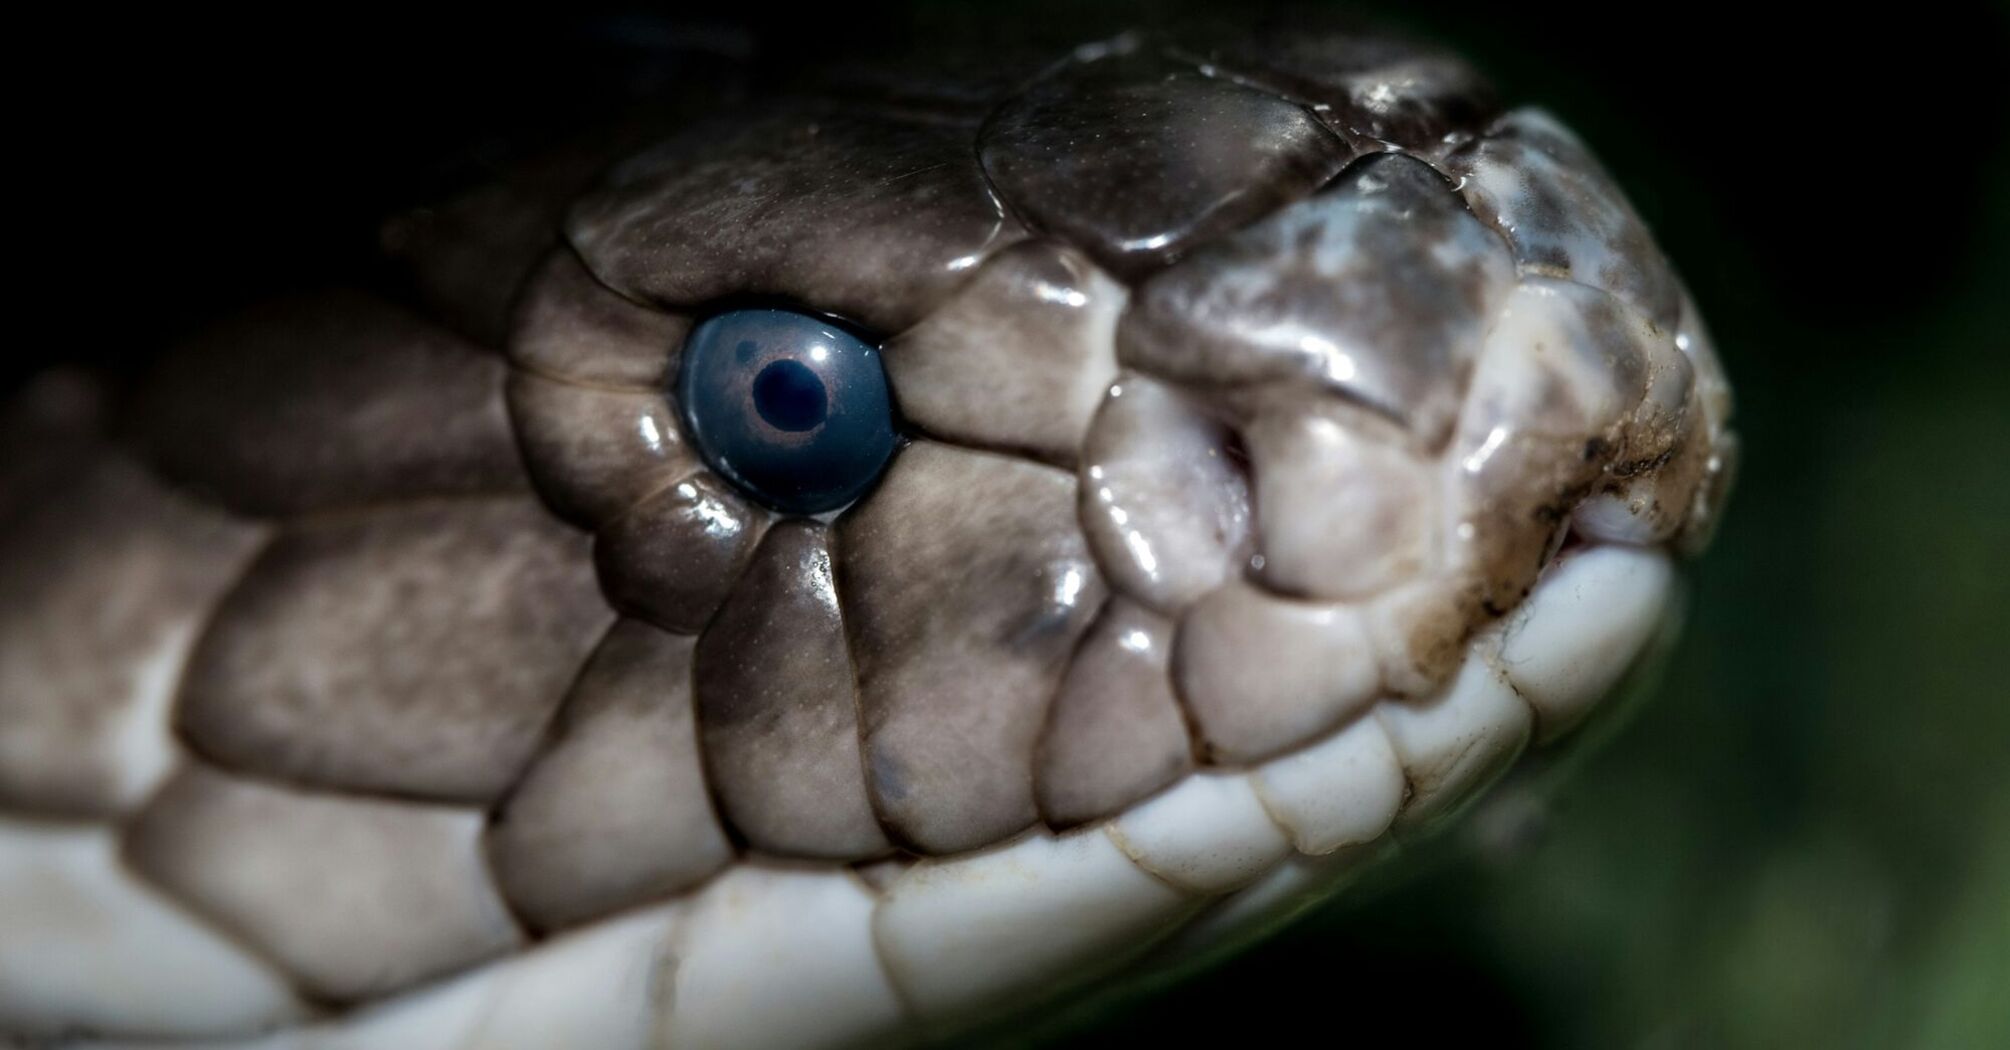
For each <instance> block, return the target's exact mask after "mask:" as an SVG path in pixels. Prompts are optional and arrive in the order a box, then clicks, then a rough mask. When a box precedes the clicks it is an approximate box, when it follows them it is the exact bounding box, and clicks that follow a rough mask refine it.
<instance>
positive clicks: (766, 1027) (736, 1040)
mask: <svg viewBox="0 0 2010 1050" xmlns="http://www.w3.org/2000/svg"><path fill="white" fill-rule="evenodd" d="M876 903H877V901H876V898H875V897H874V896H873V895H872V892H871V891H870V890H868V889H867V888H866V887H865V885H863V884H862V883H861V882H860V881H859V880H857V879H855V878H852V877H851V876H849V875H847V874H845V873H844V871H843V870H842V869H839V868H835V867H832V868H827V869H823V870H814V871H810V870H789V869H783V868H767V867H761V866H755V865H742V866H739V867H736V868H734V869H732V870H730V871H728V872H727V873H726V874H725V875H723V876H721V877H719V878H718V879H717V880H715V881H714V882H713V883H712V884H711V885H710V886H708V887H706V888H705V890H704V891H703V892H702V893H701V894H700V895H699V896H698V897H697V898H696V899H695V900H693V901H692V902H691V903H690V905H689V906H690V909H691V911H690V914H689V916H688V917H687V918H686V919H685V921H684V923H683V925H682V927H681V928H680V930H679V932H678V933H677V935H676V937H675V939H674V941H673V944H672V951H673V952H674V954H675V955H676V964H675V965H676V972H675V975H674V978H673V980H674V985H673V986H672V988H671V989H670V990H669V993H668V999H667V1004H668V1009H667V1011H666V1012H665V1013H664V1014H663V1015H662V1016H661V1017H660V1019H659V1021H658V1025H657V1030H656V1045H657V1046H664V1047H677V1048H678V1050H730V1048H739V1047H746V1048H759V1047H792V1048H812V1047H839V1046H853V1045H861V1044H866V1045H870V1044H872V1043H874V1042H876V1041H881V1040H884V1039H885V1038H886V1037H887V1036H888V1035H889V1033H890V1032H892V1031H893V1029H894V1028H895V1027H896V1026H897V1025H899V1024H900V1022H901V1021H902V1020H903V1018H904V1014H903V1011H902V1007H901V1002H900V999H899V998H898V997H897V996H896V994H895V992H894V989H893V985H892V984H891V983H890V982H889V980H888V976H887V974H886V971H885V970H884V969H883V968H882V967H881V965H880V960H879V956H878V952H877V949H876V948H875V945H874V943H873V928H872V927H873V908H874V905H875V904H876ZM572 1045H579V1046H589V1045H595V1046H597V1045H598V1044H590V1043H573V1044H572Z"/></svg>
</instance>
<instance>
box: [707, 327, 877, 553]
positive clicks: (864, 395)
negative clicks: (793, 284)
mask: <svg viewBox="0 0 2010 1050" xmlns="http://www.w3.org/2000/svg"><path fill="white" fill-rule="evenodd" d="M677 396H678V401H679V403H680V404H681V405H682V407H683V413H684V425H685V427H686V429H687V430H688V432H689V433H690V435H691V440H692V442H693V443H694V444H696V445H697V446H698V451H699V452H700V453H702V454H703V455H704V457H705V461H706V462H707V463H709V464H711V466H712V469H713V470H716V471H718V472H719V473H720V474H721V475H723V476H725V477H726V479H727V480H729V481H731V482H733V484H735V485H737V486H739V487H740V489H742V490H743V491H745V492H746V493H747V494H748V495H750V496H752V497H753V498H755V499H757V500H760V501H761V502H762V503H765V504H767V505H769V506H771V507H774V508H775V509H776V510H780V511H784V512H787V513H791V514H815V513H818V512H820V511H826V510H834V509H836V508H838V507H842V506H844V505H845V504H847V503H850V502H851V501H852V500H854V499H857V498H858V497H859V495H860V494H862V493H863V492H864V491H865V490H866V489H867V488H868V487H869V486H871V485H872V483H873V481H874V480H876V479H877V478H878V477H879V474H880V471H882V470H884V469H885V468H886V461H887V459H888V458H889V457H891V456H892V455H893V449H894V445H895V444H896V442H897V440H898V434H897V431H896V430H895V428H894V421H893V399H892V396H891V395H890V394H889V393H888V391H887V385H886V372H885V370H884V369H883V368H882V367H881V366H880V361H879V349H878V348H877V347H875V346H873V345H872V344H871V343H868V342H866V341H864V340H862V339H860V338H858V337H857V336H855V335H852V334H851V333H850V332H847V331H845V330H844V329H843V328H840V327H838V326H837V325H834V324H831V323H830V322H829V321H825V320H823V319H821V318H817V317H812V316H810V315H808V314H800V313H796V312H794V311H791V310H770V309H758V310H733V311H730V312H727V313H722V314H718V315H716V316H714V317H711V318H709V319H707V320H706V321H704V322H703V323H701V324H699V325H698V326H697V327H696V328H693V329H692V330H691V335H690V338H688V339H686V340H685V341H684V361H683V364H682V366H681V367H680V368H679V371H678V375H677Z"/></svg>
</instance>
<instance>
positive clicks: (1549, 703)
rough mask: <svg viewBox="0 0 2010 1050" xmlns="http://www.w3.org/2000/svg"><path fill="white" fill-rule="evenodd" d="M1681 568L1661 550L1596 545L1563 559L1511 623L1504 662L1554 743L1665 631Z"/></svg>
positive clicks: (1542, 734)
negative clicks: (1660, 631)
mask: <svg viewBox="0 0 2010 1050" xmlns="http://www.w3.org/2000/svg"><path fill="white" fill-rule="evenodd" d="M1674 589H1675V567H1674V565H1673V563H1671V562H1670V560H1669V557H1668V555H1667V554H1666V553H1665V552H1663V551H1660V550H1656V549H1651V548H1641V547H1626V546H1616V545H1615V546H1603V547H1591V548H1586V549H1582V550H1578V551H1574V552H1571V553H1567V554H1565V555H1563V556H1562V557H1560V558H1559V559H1558V560H1557V561H1556V563H1555V564H1553V565H1551V566H1550V567H1549V569H1548V571H1546V572H1544V573H1543V575H1542V577H1541V579H1539V580H1537V581H1536V585H1535V590H1534V592H1533V593H1531V594H1530V595H1529V597H1528V599H1527V600H1526V601H1525V602H1523V603H1522V605H1521V607H1520V608H1519V609H1517V610H1516V611H1515V613H1514V614H1513V616H1512V617H1511V618H1510V619H1509V620H1508V623H1507V626H1506V630H1505V631H1504V633H1503V634H1502V637H1501V651H1500V657H1499V663H1500V667H1501V670H1502V671H1503V672H1505V673H1506V675H1507V677H1508V680H1509V681H1510V682H1512V683H1514V687H1515V688H1516V689H1518V690H1520V692H1521V695H1522V697H1523V698H1524V699H1526V700H1527V701H1528V703H1529V705H1530V706H1532V707H1534V708H1535V712H1536V721H1537V723H1538V726H1539V731H1538V734H1537V739H1538V740H1539V741H1543V742H1547V741H1548V740H1551V739H1553V738H1555V737H1556V736H1557V735H1558V734H1560V733H1563V732H1565V731H1567V730H1568V729H1570V728H1571V727H1572V726H1575V725H1576V724H1577V723H1578V722H1580V721H1582V720H1583V718H1584V717H1585V715H1587V714H1589V713H1590V711H1591V708H1592V707H1593V706H1594V705H1596V704H1597V703H1598V701H1599V700H1601V699H1602V698H1604V697H1605V696H1606V695H1607V694H1608V693H1610V692H1611V691H1612V688H1613V686H1615V685H1617V684H1618V682H1619V679H1620V676H1621V675H1623V674H1625V673H1626V669H1627V668H1629V667H1631V666H1632V665H1633V661H1634V659H1635V658H1636V657H1638V656H1639V655H1640V652H1641V650H1642V649H1644V648H1645V647H1646V645H1647V642H1648V639H1650V638H1652V637H1653V635H1654V632H1655V630H1656V629H1657V628H1659V627H1660V625H1661V621H1662V618H1663V616H1665V615H1666V613H1667V610H1668V608H1669V602H1670V598H1671V597H1672V595H1673V594H1674Z"/></svg>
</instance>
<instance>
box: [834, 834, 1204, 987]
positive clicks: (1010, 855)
mask: <svg viewBox="0 0 2010 1050" xmlns="http://www.w3.org/2000/svg"><path fill="white" fill-rule="evenodd" d="M1198 905H1199V902H1198V901H1197V900H1196V899H1195V898H1193V897H1190V896H1188V895H1186V894H1183V893H1181V892H1179V891H1178V890H1175V889H1174V888H1173V887H1172V886H1170V885H1168V884H1167V883H1166V882H1164V881H1163V880H1161V879H1159V878H1156V877H1154V876H1152V875H1151V874H1149V873H1147V872H1146V871H1145V870H1144V869H1142V868H1140V867H1138V866H1137V865H1136V864H1134V863H1132V861H1131V859H1130V858H1129V857H1126V856H1125V855H1124V853H1123V851H1122V850H1120V849H1118V848H1117V845H1116V843H1115V842H1113V841H1111V839H1110V838H1109V837H1108V836H1107V835H1105V834H1104V833H1103V831H1102V830H1101V829H1100V828H1087V829H1083V830H1081V831H1077V832H1072V833H1069V834H1067V835H1062V836H1054V835H1048V834H1034V835H1029V836H1027V837H1025V838H1023V839H1020V840H1019V841H1017V842H1014V843H1012V844H1010V845H1007V846H1002V847H998V848H995V849H991V850H987V851H985V852H982V853H972V854H966V855H964V856H961V857H956V858H953V859H949V860H931V861H923V862H921V863H919V864H916V865H915V866H914V867H912V868H910V869H908V871H907V872H906V873H905V874H903V875H902V876H901V877H900V879H899V880H898V881H896V882H895V883H894V884H893V885H892V886H890V887H889V888H888V889H887V891H886V895H885V897H884V898H883V899H882V900H881V902H880V906H879V910H878V912H877V914H876V915H875V916H874V921H873V931H874V934H875V936H876V938H877V940H878V943H879V948H880V957H881V958H882V959H884V960H885V962H886V967H887V971H888V973H889V974H891V976H892V978H893V982H894V984H895V986H897V987H898V988H899V989H900V992H901V997H902V999H903V1000H904V1001H905V1002H906V1003H907V1004H908V1005H909V1006H910V1007H912V1008H913V1009H914V1010H915V1012H916V1013H917V1014H919V1015H920V1016H921V1018H922V1019H923V1020H924V1021H945V1022H947V1021H956V1020H960V1019H963V1018H965V1017H967V1016H968V1015H969V1014H971V1013H973V1012H977V1011H983V1010H999V1011H1002V1010H1004V1009H1005V1008H1007V1007H1010V1006H1012V1005H1014V1004H1015V1002H1019V1001H1023V1000H1026V999H1029V998H1032V997H1034V996H1036V995H1038V994H1041V993H1051V992H1055V991H1059V990H1060V989H1061V988H1063V987H1065V986H1066V985H1067V984H1068V983H1069V982H1071V981H1080V980H1087V979H1089V978H1091V977H1094V976H1096V975H1097V974H1099V973H1105V972H1108V971H1110V970H1113V969H1115V968H1117V967H1118V966H1120V965H1121V964H1122V963H1124V962H1125V961H1126V960H1127V959H1129V958H1131V957H1134V956H1135V955H1137V954H1140V953H1142V952H1144V951H1145V950H1147V949H1148V948H1149V947H1150V945H1151V944H1152V942H1153V941H1154V940H1155V939H1156V938H1157V937H1158V935H1160V934H1162V933H1164V932H1165V931H1167V930H1169V929H1171V928H1172V927H1173V926H1174V925H1175V924H1176V923H1178V922H1179V921H1180V920H1182V919H1183V918H1185V917H1186V916H1187V915H1189V914H1190V913H1192V912H1193V911H1194V910H1196V908H1197V907H1198Z"/></svg>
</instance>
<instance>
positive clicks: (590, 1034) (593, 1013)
mask: <svg viewBox="0 0 2010 1050" xmlns="http://www.w3.org/2000/svg"><path fill="white" fill-rule="evenodd" d="M681 915H682V909H681V907H680V906H679V905H674V904H673V905H669V906H665V907H658V908H652V909H649V910H647V911H643V912H638V913H636V914H634V915H630V916H627V917H624V918H620V919H613V920H609V921H606V922H601V923H596V924H594V925H592V926H588V927H585V928H584V929H581V930H579V931H577V932H574V933H569V934H566V935H563V936H560V937H557V938H554V939H552V940H550V941H547V942H545V943H544V944H542V945H540V946H539V947H537V948H535V949H533V950H531V951H529V952H525V953H524V954H522V955H518V956H515V957H512V958H510V959H508V960H505V961H502V962H498V963H493V964H490V965H487V966H482V967H479V968H477V969H474V970H471V971H468V972H467V973H464V974H460V975H458V976H455V977H452V978H449V979H448V980H445V981H441V982H438V983H435V984H430V985H426V986H424V987H422V988H420V989H418V990H416V991H413V992H408V993H406V994H404V995H399V996H395V997H392V998H390V999H387V1000H384V1001H383V1002H381V1003H377V1004H374V1005H371V1006H367V1007H364V1008H362V1009H360V1010H358V1011H356V1012H355V1013H353V1014H349V1015H347V1016H344V1017H342V1018H339V1019H337V1020H333V1021H330V1022H327V1023H324V1024H316V1025H309V1026H306V1027H301V1028H294V1029H288V1030H285V1031H279V1032H274V1033H272V1034H270V1035H267V1036H263V1037H260V1038H254V1039H246V1040H241V1041H229V1042H221V1043H214V1044H205V1045H210V1046H215V1047H217V1048H218V1050H225V1048H227V1050H388V1048H393V1047H395V1048H401V1050H402V1048H412V1050H548V1048H550V1047H563V1046H579V1047H592V1048H593V1050H647V1048H648V1047H649V1046H650V1042H649V1040H650V1034H651V1029H652V1022H653V1020H654V1017H655V1009H656V1005H657V1004H658V1003H659V1002H661V1001H662V994H663V991H664V989H663V988H662V987H661V985H662V982H661V980H660V978H661V976H662V975H663V974H665V973H667V972H668V966H667V963H668V962H669V961H670V956H669V943H670V936H671V930H672V928H673V927H674V926H675V924H676V922H677V921H678V919H679V918H680V917H681ZM88 1045H89V1046H91V1047H92V1048H93V1050H112V1048H113V1047H122V1046H131V1047H134V1048H138V1047H148V1046H164V1045H166V1044H160V1043H145V1042H140V1043H132V1044H125V1043H118V1044H88ZM175 1045H179V1044H175Z"/></svg>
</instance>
